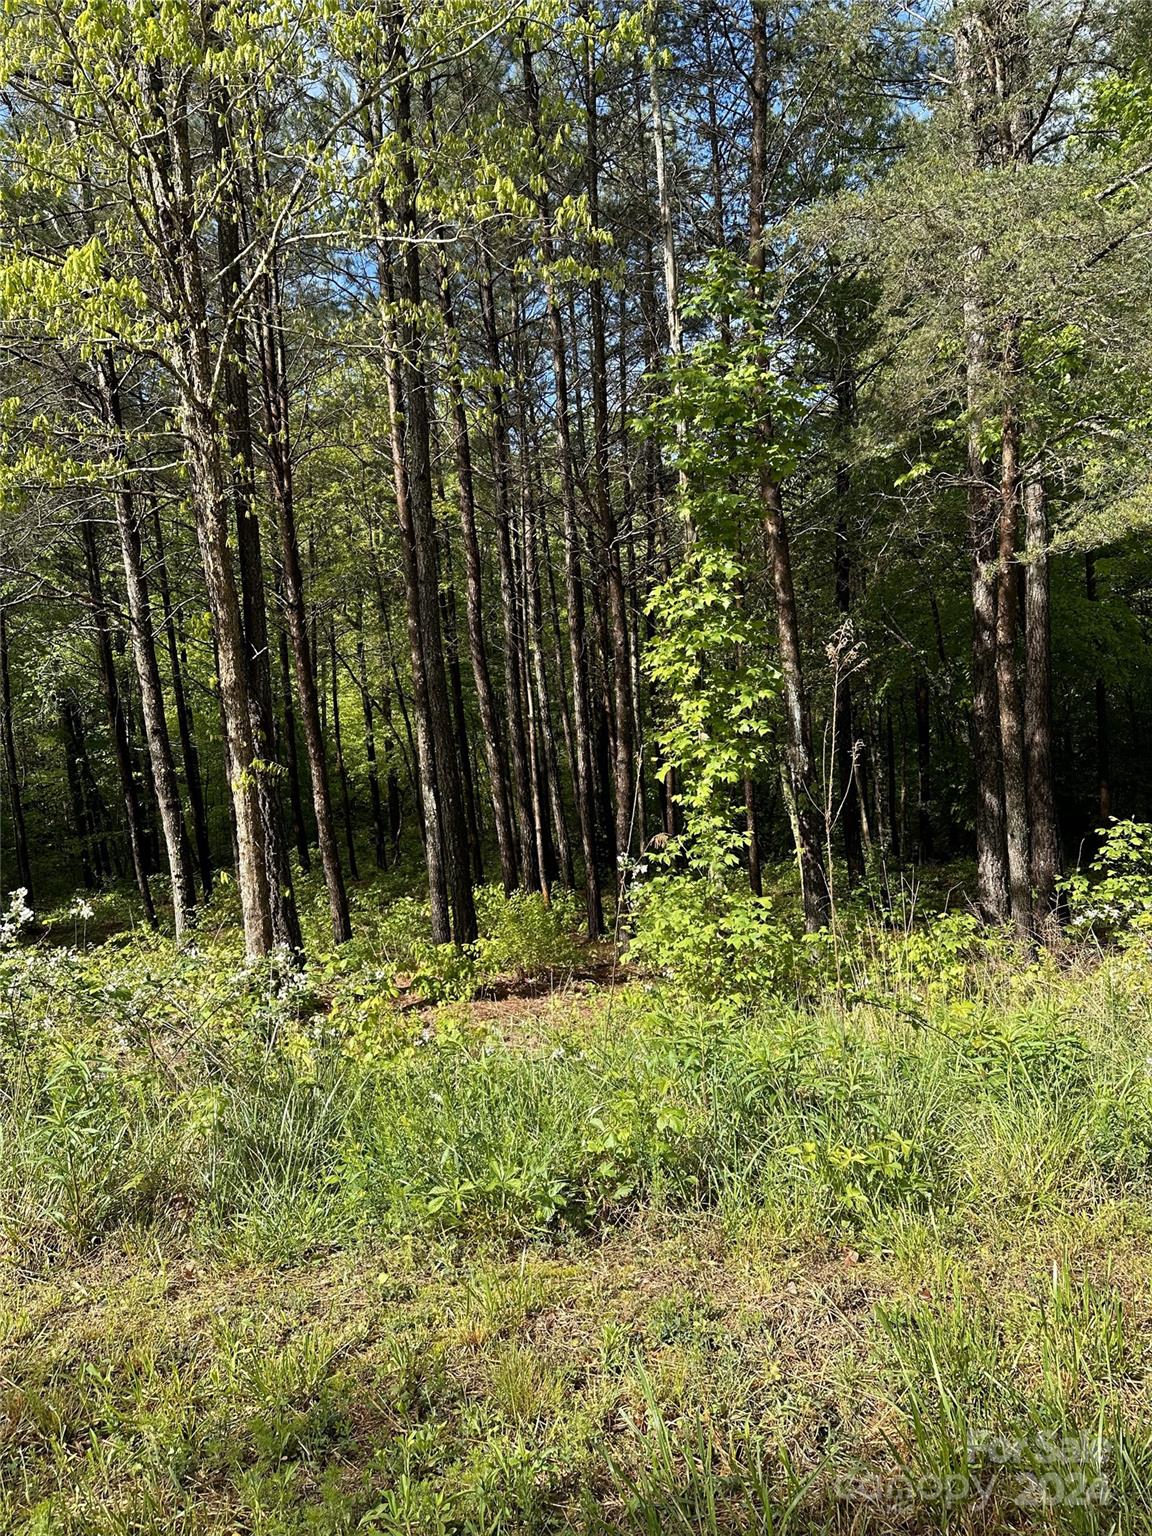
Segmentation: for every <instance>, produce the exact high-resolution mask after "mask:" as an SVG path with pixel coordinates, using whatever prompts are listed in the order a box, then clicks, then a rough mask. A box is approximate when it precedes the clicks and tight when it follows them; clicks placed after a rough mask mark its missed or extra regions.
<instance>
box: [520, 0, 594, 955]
mask: <svg viewBox="0 0 1152 1536" xmlns="http://www.w3.org/2000/svg"><path fill="white" fill-rule="evenodd" d="M520 47H521V61H522V65H523V71H524V90H525V95H526V98H527V108H528V122H529V127H530V129H531V132H532V139H533V144H534V146H535V150H536V155H537V158H538V160H539V163H540V165H541V167H543V164H544V153H543V148H544V145H543V134H542V131H541V126H540V89H539V85H538V84H537V80H536V71H535V66H534V63H533V58H532V50H531V47H530V46H529V44H528V36H527V31H526V29H523V28H522V29H521V33H520ZM537 204H538V208H539V214H540V220H539V224H540V245H541V252H542V255H543V258H544V289H545V296H546V300H547V309H548V336H549V342H550V346H551V351H552V374H553V384H554V387H555V392H556V403H555V411H556V442H557V449H558V453H559V458H560V476H561V490H562V497H563V500H562V505H563V512H564V533H563V537H564V581H565V587H566V596H567V604H568V635H569V649H570V660H571V664H572V703H573V721H572V724H573V735H574V741H575V746H576V773H575V783H574V786H573V788H574V795H575V800H576V816H577V821H578V823H579V827H580V849H581V853H582V855H583V859H584V892H585V901H586V904H587V916H588V936H589V938H592V939H596V938H599V936H600V933H601V931H602V930H603V927H604V912H603V905H602V902H601V896H600V874H599V870H598V869H597V867H596V836H595V812H594V809H593V799H592V751H591V731H590V725H591V722H590V718H589V717H590V714H591V702H590V699H589V692H588V663H587V657H586V654H585V634H584V580H583V575H582V572H581V569H580V545H579V530H578V527H577V519H576V484H575V478H574V470H573V461H572V441H571V433H570V429H569V419H568V363H567V357H566V349H565V344H564V325H563V321H562V319H561V315H560V307H559V304H558V303H557V300H556V287H555V282H554V279H553V276H552V265H553V262H554V259H555V252H554V248H553V238H552V216H551V212H550V199H549V195H548V192H547V189H545V190H544V191H543V192H541V193H540V194H539V195H538V198H537Z"/></svg>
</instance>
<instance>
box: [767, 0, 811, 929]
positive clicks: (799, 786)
mask: <svg viewBox="0 0 1152 1536" xmlns="http://www.w3.org/2000/svg"><path fill="white" fill-rule="evenodd" d="M752 42H753V63H752V82H751V96H752V103H751V104H752V153H751V163H750V178H749V180H750V185H749V218H748V244H749V264H750V266H751V267H752V271H753V278H754V282H755V284H756V286H757V288H758V287H759V285H760V283H761V281H762V278H763V274H764V268H765V249H764V205H765V197H766V193H767V185H766V166H765V156H766V136H767V124H768V110H769V103H768V43H767V37H766V34H765V13H764V3H763V0H755V3H754V4H753V7H752ZM760 430H761V433H762V437H763V442H764V451H765V462H764V463H763V464H762V465H761V468H760V507H761V514H762V517H763V521H764V535H765V540H766V543H767V546H768V569H769V574H770V576H771V582H772V599H773V607H774V608H775V613H776V633H777V638H778V643H779V651H780V676H781V685H782V692H783V705H784V739H785V758H786V766H787V770H788V776H789V780H790V785H791V791H792V802H793V804H794V806H795V822H794V827H795V832H796V838H797V844H796V855H797V862H798V863H799V866H800V883H801V896H802V900H803V904H804V924H805V927H806V928H807V929H808V930H809V932H811V931H813V930H815V929H817V928H822V927H823V926H824V925H825V924H826V923H827V921H828V916H829V910H830V899H831V892H830V890H829V886H828V876H827V872H826V871H825V869H824V860H823V856H822V854H821V852H820V840H819V837H818V835H817V831H816V813H817V810H818V806H819V796H818V794H817V793H816V775H815V766H814V761H813V756H812V722H811V719H810V718H809V714H808V703H807V699H806V698H805V692H804V671H803V663H802V660H801V652H800V626H799V623H798V620H797V615H796V590H795V587H794V585H793V580H792V557H791V552H790V549H789V539H788V524H787V520H786V518H785V516H784V504H783V498H782V496H781V493H780V485H779V482H778V481H777V479H776V476H775V474H774V473H773V470H772V468H771V466H770V464H769V463H768V462H767V455H768V451H769V449H770V447H771V444H772V424H771V422H770V421H768V420H767V419H765V421H764V422H763V424H762V426H761V429H760Z"/></svg>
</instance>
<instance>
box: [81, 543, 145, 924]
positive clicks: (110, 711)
mask: <svg viewBox="0 0 1152 1536" xmlns="http://www.w3.org/2000/svg"><path fill="white" fill-rule="evenodd" d="M80 535H81V539H82V541H83V544H84V564H85V568H86V570H87V573H88V593H89V596H90V598H91V600H92V620H93V623H94V625H95V629H96V659H97V663H98V666H99V671H100V683H101V687H102V688H103V691H104V708H105V712H106V714H107V718H108V730H109V734H110V735H111V737H112V750H113V753H114V755H115V758H116V772H117V774H118V776H119V779H120V796H121V800H122V802H123V805H124V823H125V828H126V830H127V833H128V851H129V855H130V856H131V860H132V872H133V874H134V875H135V877H136V888H137V890H138V891H139V892H140V901H141V904H142V906H143V908H144V920H145V922H147V924H148V925H149V927H151V928H155V927H156V907H155V905H154V903H153V900H152V890H151V887H150V886H149V884H148V870H147V864H146V861H145V851H144V822H143V817H142V815H141V811H140V794H139V790H138V788H137V785H136V778H135V775H134V774H133V772H132V753H131V749H130V748H129V745H128V721H127V717H126V715H125V713H124V701H123V699H122V698H121V696H120V685H119V683H118V681H117V678H116V658H115V657H114V655H113V654H112V631H111V626H110V624H109V621H108V607H107V604H106V603H105V600H104V583H103V578H102V575H101V571H100V551H99V546H98V544H97V541H96V525H95V523H94V522H93V521H92V519H91V518H90V517H84V518H82V519H81V522H80Z"/></svg>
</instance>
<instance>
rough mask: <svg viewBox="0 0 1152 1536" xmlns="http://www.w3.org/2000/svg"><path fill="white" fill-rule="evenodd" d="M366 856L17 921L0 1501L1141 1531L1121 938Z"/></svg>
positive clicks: (1137, 1101)
mask: <svg viewBox="0 0 1152 1536" xmlns="http://www.w3.org/2000/svg"><path fill="white" fill-rule="evenodd" d="M316 894H318V893H316ZM378 897H379V893H377V892H370V891H362V892H361V893H359V896H358V902H359V905H360V908H361V910H359V911H358V913H357V919H358V937H357V939H356V940H355V941H354V944H353V945H352V946H345V947H344V948H343V949H341V950H340V951H339V952H336V951H332V952H330V953H328V954H325V952H324V950H323V948H322V942H321V940H320V938H319V921H317V923H316V928H317V935H316V939H315V948H314V950H313V953H314V955H315V958H314V960H313V962H312V965H311V966H310V968H309V969H308V971H307V972H305V973H304V976H303V977H302V978H300V977H297V978H294V979H291V980H285V979H284V978H278V977H277V976H276V974H275V971H274V968H272V967H269V966H267V965H265V966H263V967H257V968H255V969H252V968H245V967H244V966H243V964H242V963H241V955H240V951H239V940H238V934H237V931H236V929H235V927H233V926H231V925H230V923H229V922H228V917H229V913H228V910H227V906H226V904H225V905H223V906H222V907H221V909H220V911H219V914H218V915H219V927H218V928H217V929H216V930H212V929H211V928H209V927H208V926H207V925H206V926H205V928H204V930H202V932H201V934H200V935H199V937H198V941H197V945H196V946H192V947H189V948H186V949H185V950H183V951H181V950H179V949H177V948H176V947H175V946H174V945H173V943H172V942H171V941H170V940H167V939H163V938H157V937H155V936H150V935H146V934H141V933H137V934H135V935H129V934H124V933H121V934H113V936H112V937H106V938H103V940H102V942H99V943H96V942H93V937H101V936H102V935H104V934H106V933H107V932H108V931H109V930H110V929H114V928H115V924H116V911H115V907H114V900H113V899H112V898H106V899H104V908H105V909H106V910H100V909H99V904H98V910H96V912H95V913H94V916H93V918H92V920H91V922H90V923H89V922H88V921H86V920H85V919H83V918H80V917H70V916H66V915H60V916H58V918H57V920H56V923H55V926H54V928H53V931H52V932H51V933H50V934H49V935H48V938H47V940H46V941H41V942H39V943H28V944H24V945H13V946H10V947H9V948H8V949H6V950H4V951H2V952H0V967H2V969H3V978H2V981H3V985H2V989H0V990H2V993H3V998H4V1004H3V1012H2V1015H0V1038H2V1041H3V1047H2V1049H3V1053H4V1055H3V1076H2V1079H0V1081H2V1085H3V1099H2V1109H0V1212H2V1221H3V1228H2V1236H3V1244H4V1265H3V1270H2V1282H0V1284H2V1291H0V1528H2V1529H3V1530H5V1531H9V1530H10V1531H12V1532H13V1533H14V1536H15V1533H20V1536H32V1533H38V1536H47V1533H56V1532H60V1533H73V1532H75V1533H83V1536H113V1533H116V1536H120V1533H124V1536H127V1533H129V1532H141V1533H143V1532H169V1531H171V1532H188V1533H192V1532H197V1533H199V1532H204V1533H208V1532H212V1533H221V1536H223V1533H249V1532H251V1533H257V1532H259V1533H269V1536H271V1533H276V1536H281V1533H289V1532H292V1533H296V1532H301V1533H303V1532H310V1533H311V1532H317V1533H319V1532H323V1533H336V1532H345V1531H349V1532H351V1531H364V1532H374V1533H381V1536H383V1533H400V1532H405V1533H413V1536H415V1533H420V1536H424V1533H429V1536H431V1533H439V1532H444V1533H449V1532H452V1533H457V1532H458V1533H480V1532H493V1533H494V1532H524V1533H529V1532H533V1533H535V1532H539V1533H544V1532H559V1531H569V1530H571V1531H579V1532H589V1533H592V1532H604V1533H607V1532H637V1533H653V1536H654V1533H657V1532H660V1533H663V1532H675V1531H682V1532H686V1533H687V1532H697V1531H699V1532H716V1533H721V1532H723V1533H729V1532H743V1531H763V1532H768V1531H772V1532H779V1531H820V1530H835V1531H872V1530H875V1531H888V1530H910V1531H915V1530H936V1529H955V1530H959V1531H991V1530H1003V1529H1014V1528H1021V1529H1030V1530H1033V1529H1043V1530H1052V1531H1076V1532H1080V1531H1105V1530H1107V1531H1111V1530H1125V1531H1127V1530H1133V1531H1138V1530H1144V1529H1148V1528H1149V1527H1150V1526H1152V1515H1149V1512H1148V1506H1149V1503H1150V1502H1152V1493H1150V1492H1149V1485H1150V1482H1152V1476H1150V1473H1152V1432H1150V1431H1149V1428H1148V1422H1149V1394H1150V1389H1152V1375H1150V1370H1149V1367H1150V1365H1152V1352H1150V1343H1152V1251H1150V1249H1149V1243H1148V1235H1149V1230H1150V1227H1152V1207H1150V1205H1149V1188H1150V1186H1149V1171H1150V1169H1152V959H1150V958H1149V956H1148V953H1147V949H1146V947H1145V946H1143V945H1142V944H1136V943H1130V944H1129V945H1128V946H1127V947H1121V948H1119V949H1103V948H1100V947H1099V946H1095V947H1092V946H1085V945H1081V946H1079V947H1078V948H1076V949H1075V950H1073V949H1071V948H1069V949H1067V950H1066V951H1065V952H1063V953H1062V954H1061V955H1059V956H1058V957H1056V958H1053V957H1052V956H1051V955H1048V954H1043V955H1042V956H1041V957H1040V958H1039V959H1033V958H1030V957H1029V956H1027V955H1026V954H1024V953H1022V952H1020V951H1018V950H1015V949H1013V947H1012V945H1011V944H1010V943H1009V942H1008V941H1007V940H1004V939H999V938H996V937H994V936H992V937H989V936H987V935H980V934H979V933H978V932H977V930H976V928H975V925H974V924H973V923H971V922H970V921H969V920H968V919H966V918H965V917H963V916H962V915H956V914H953V915H952V916H946V917H942V918H937V919H935V920H934V921H933V922H930V923H927V924H922V925H918V926H908V925H894V924H893V923H891V922H889V923H888V924H887V925H886V926H884V925H881V924H880V923H879V922H878V921H876V920H875V919H868V920H861V921H860V922H859V923H857V925H856V926H855V928H850V927H849V925H848V924H847V923H845V924H844V925H842V927H841V928H840V930H838V935H837V937H836V938H835V939H832V938H822V939H820V940H819V941H816V945H817V947H816V948H814V947H813V944H812V942H811V941H804V940H801V939H799V938H798V937H795V936H791V937H788V938H787V941H785V939H784V938H781V939H780V940H779V942H778V944H777V946H776V948H775V950H773V949H772V947H771V946H770V945H769V944H767V943H766V942H765V941H764V935H763V934H760V936H759V939H758V941H757V948H756V951H755V953H757V954H760V955H761V956H762V957H764V956H767V959H765V960H764V963H765V964H766V965H770V966H771V967H773V968H774V974H776V975H777V976H779V974H780V967H781V966H782V965H783V964H784V961H783V959H782V955H784V954H785V953H788V954H792V955H793V956H794V962H793V964H794V970H793V985H792V990H791V994H789V992H788V990H787V988H785V987H782V986H781V987H778V988H777V989H776V990H775V991H774V992H768V991H767V990H765V991H764V993H763V995H761V996H760V997H759V998H757V999H752V998H750V997H748V996H747V995H738V996H736V997H733V995H732V994H731V991H728V992H724V991H723V990H721V989H720V988H719V986H718V985H714V986H713V988H712V994H711V995H704V982H705V979H706V978H707V976H708V975H709V974H710V972H709V970H708V966H707V965H706V964H705V960H706V958H707V957H708V956H715V954H716V951H717V947H718V946H720V945H721V941H722V937H723V935H725V934H726V935H727V936H728V940H729V942H736V941H738V939H739V934H738V933H737V934H736V938H735V940H734V939H733V929H732V925H731V924H728V925H724V924H723V923H721V924H718V926H717V927H716V928H715V929H714V930H709V929H708V927H707V923H706V921H705V916H704V915H703V914H701V913H697V918H696V934H697V942H696V946H695V950H694V951H692V947H691V945H690V944H689V941H688V938H687V937H686V935H687V933H688V925H687V924H686V922H685V921H684V919H683V913H681V912H678V911H677V909H676V907H675V901H674V899H673V896H672V895H670V894H669V892H668V891H663V892H661V893H660V894H659V897H658V899H657V901H656V902H655V904H654V906H653V907H652V908H651V910H650V913H649V916H648V918H647V919H645V918H644V917H643V915H642V917H641V927H642V931H644V923H645V922H647V932H648V935H649V938H648V941H647V942H648V946H649V953H650V954H651V955H653V956H654V957H655V958H659V956H660V954H664V955H665V958H667V957H668V956H669V955H671V956H672V957H673V960H674V965H673V964H669V965H665V966H664V967H663V970H664V971H670V970H675V975H662V974H661V967H659V966H657V965H656V964H655V963H652V964H651V965H650V967H649V969H647V970H646V971H644V972H640V971H639V970H637V969H636V968H633V969H632V970H628V969H626V968H623V969H621V972H620V974H619V975H617V977H616V978H615V984H614V985H613V982H612V975H611V964H610V961H609V958H608V957H607V955H606V954H604V953H597V954H593V955H590V954H589V953H588V951H587V950H586V949H585V948H583V947H582V946H581V945H580V944H578V943H576V942H575V941H574V940H573V939H572V938H571V937H570V936H569V931H568V925H569V922H570V919H571V914H570V913H569V912H568V911H567V910H566V909H565V908H564V907H563V906H561V907H560V908H558V909H555V910H553V911H552V912H549V911H547V910H546V909H544V907H543V906H542V904H541V903H540V902H539V901H538V900H537V899H531V898H527V897H523V896H521V897H517V898H514V899H513V900H512V901H511V902H507V901H505V900H504V898H502V897H499V896H496V895H492V894H486V895H485V897H484V901H483V904H482V909H483V911H484V913H485V918H484V931H485V933H486V934H487V937H486V938H484V939H482V941H481V943H480V945H479V946H478V948H477V949H476V950H475V951H472V952H470V953H467V954H465V956H464V957H463V958H460V957H455V956H454V955H452V954H451V953H448V955H447V957H446V958H445V957H444V956H443V954H442V957H441V960H440V961H439V962H438V963H437V962H436V961H435V960H434V959H431V958H430V956H431V955H432V951H431V949H430V947H429V946H427V945H426V944H425V943H424V941H423V940H422V939H421V937H420V932H421V914H420V908H419V907H418V906H417V905H416V904H415V903H414V902H411V901H410V900H407V899H405V898H403V897H399V898H397V899H396V900H394V901H393V902H391V903H390V904H388V905H385V906H383V908H382V909H381V908H380V905H379V900H378ZM1097 899H1099V898H1097ZM374 910H375V912H376V916H375V917H373V915H372V914H373V911H374ZM381 910H382V915H381ZM642 912H643V909H642ZM88 928H90V930H91V931H90V932H86V931H85V930H86V929H88ZM766 931H767V930H765V932H766ZM662 946H663V947H662ZM639 948H640V951H641V952H643V950H644V946H643V944H642V945H641V946H640V947H639ZM693 953H694V954H695V963H696V966H697V968H696V970H693V969H692V963H693ZM510 956H515V957H516V958H517V960H518V964H517V965H515V966H510V965H509V964H508V960H509V957H510ZM797 957H798V958H797ZM676 967H678V969H676ZM721 971H722V968H721ZM689 974H690V975H692V976H693V977H694V978H695V979H694V983H693V987H692V989H689V988H687V987H686V986H685V985H684V983H683V977H684V976H685V975H689ZM717 974H719V973H717ZM740 974H741V975H742V976H743V977H745V978H746V977H747V976H748V975H749V974H752V975H755V970H754V968H752V969H751V970H750V969H749V966H748V965H745V966H744V967H743V968H742V970H741V972H740ZM590 975H591V979H589V976H590ZM691 991H695V992H696V993H697V994H699V995H698V1000H697V1001H695V1002H692V1001H688V1000H687V998H688V997H689V996H690V995H691ZM745 991H746V987H745ZM437 996H438V997H439V998H440V1000H439V1001H428V999H429V998H433V997H437Z"/></svg>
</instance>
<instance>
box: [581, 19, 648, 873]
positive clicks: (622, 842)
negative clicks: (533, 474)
mask: <svg viewBox="0 0 1152 1536" xmlns="http://www.w3.org/2000/svg"><path fill="white" fill-rule="evenodd" d="M584 121H585V126H586V139H585V142H586V155H585V172H586V181H587V189H588V215H589V223H590V225H591V229H592V232H593V235H595V234H596V233H597V232H598V231H599V228H600V143H599V133H600V125H599V103H598V92H597V87H596V63H595V59H594V56H593V48H592V42H591V39H590V37H589V35H588V34H587V33H585V38H584ZM600 259H601V258H600V248H599V246H598V245H594V246H593V248H592V251H591V253H590V260H591V262H592V274H591V277H590V279H589V284H588V307H589V314H590V319H591V328H592V422H593V436H594V445H595V451H594V454H593V478H592V484H593V504H594V506H595V508H596V521H597V523H598V525H599V533H600V538H601V540H602V543H603V548H604V557H605V562H604V563H605V584H606V587H607V597H608V603H607V609H608V628H609V637H610V642H611V652H610V654H609V653H608V652H605V654H604V656H603V658H602V660H603V664H604V666H605V668H606V669H608V668H609V660H610V661H611V667H610V671H611V678H612V713H613V718H614V721H615V727H616V729H615V733H614V735H613V742H612V746H613V762H612V779H613V787H614V792H615V793H614V800H615V808H616V819H615V833H616V856H617V859H627V858H628V856H629V854H630V852H631V847H632V836H633V822H634V820H635V793H634V790H635V775H636V763H635V741H634V737H633V728H632V727H633V711H632V660H631V655H630V651H629V644H628V638H629V637H628V604H627V600H626V597H625V592H624V572H623V568H622V565H621V558H620V539H619V530H618V528H617V523H616V512H615V508H614V507H613V505H612V488H611V479H610V462H609V442H608V360H607V344H606V338H605V320H604V280H603V277H602V276H601V272H600Z"/></svg>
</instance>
